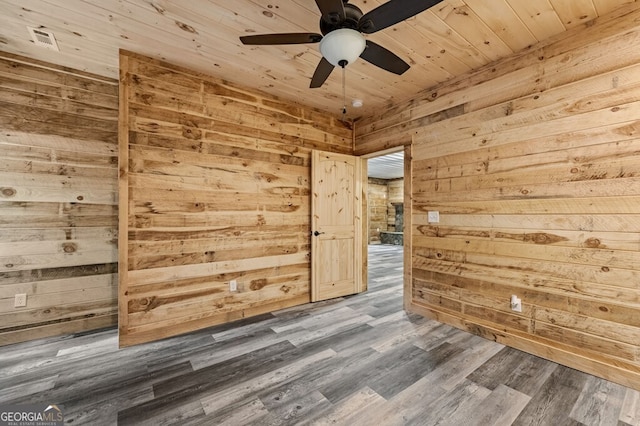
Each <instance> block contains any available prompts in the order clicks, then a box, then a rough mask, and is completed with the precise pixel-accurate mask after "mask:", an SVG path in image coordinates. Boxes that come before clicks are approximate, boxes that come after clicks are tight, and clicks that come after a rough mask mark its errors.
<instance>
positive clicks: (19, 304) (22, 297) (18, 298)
mask: <svg viewBox="0 0 640 426" xmlns="http://www.w3.org/2000/svg"><path fill="white" fill-rule="evenodd" d="M25 306H27V295H26V294H25V293H20V294H16V295H15V297H14V299H13V307H14V308H24V307H25Z"/></svg>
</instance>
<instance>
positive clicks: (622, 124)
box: [356, 4, 640, 389]
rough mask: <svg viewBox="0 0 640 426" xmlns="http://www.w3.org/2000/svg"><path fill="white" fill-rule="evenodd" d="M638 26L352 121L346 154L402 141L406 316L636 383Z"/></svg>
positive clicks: (571, 35)
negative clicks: (517, 307)
mask: <svg viewBox="0 0 640 426" xmlns="http://www.w3.org/2000/svg"><path fill="white" fill-rule="evenodd" d="M639 18H640V6H638V5H637V4H633V5H628V6H625V7H623V8H622V9H619V10H617V11H616V12H613V13H612V14H610V15H607V16H603V17H601V18H599V19H597V20H596V21H594V22H590V23H588V24H582V25H578V26H575V27H574V28H572V29H571V30H570V31H569V32H567V33H566V34H564V35H560V36H557V37H555V38H554V39H552V40H550V41H549V42H544V43H543V44H539V45H533V46H531V47H530V48H528V49H525V50H524V51H523V52H521V53H518V54H516V55H514V56H513V57H511V58H507V59H505V60H501V61H498V62H496V63H494V64H491V65H489V66H487V67H484V68H482V69H479V70H477V71H474V72H471V73H469V74H467V75H465V76H462V77H461V78H459V79H456V80H452V81H450V82H448V83H443V84H441V85H440V86H438V87H435V88H432V89H430V90H428V91H425V92H424V93H421V94H420V95H419V96H417V97H415V98H414V99H412V100H410V101H407V102H405V103H404V104H402V105H399V106H396V107H394V108H392V109H390V110H388V111H385V112H381V113H380V114H378V115H377V116H374V117H369V118H366V119H364V120H363V122H361V123H360V122H359V123H358V125H357V126H356V133H357V136H356V152H357V153H362V154H366V153H370V152H375V151H377V150H381V149H388V148H390V147H392V146H398V145H402V144H406V143H407V140H409V141H412V143H411V153H412V162H411V170H412V171H411V181H410V184H409V186H410V187H411V188H412V189H411V192H410V195H411V202H410V204H411V206H410V209H411V212H412V213H411V233H412V237H411V246H412V250H411V252H410V254H409V256H410V259H411V266H410V267H411V270H410V274H409V276H408V278H407V280H408V283H406V284H405V285H408V286H409V289H410V290H409V293H410V295H409V300H408V301H407V305H408V306H409V309H410V310H412V311H415V312H419V313H422V314H424V315H427V316H429V317H432V318H436V319H438V320H440V321H442V322H445V323H448V324H452V325H454V326H456V327H459V328H462V329H465V330H468V331H471V332H473V333H476V334H479V335H481V336H484V337H486V338H489V339H492V340H496V341H499V342H501V343H504V344H507V345H510V346H513V347H516V348H519V349H522V350H525V351H528V352H531V353H534V354H537V355H540V356H543V357H546V358H550V359H552V360H554V361H557V362H560V363H563V364H566V365H569V366H571V367H574V368H578V369H581V370H583V371H587V372H589V373H592V374H595V375H599V376H601V377H605V378H607V379H609V380H613V381H616V382H619V383H622V384H624V385H627V386H631V387H634V388H636V389H640V340H638V336H640V321H639V320H638V319H639V318H640V284H639V283H640V236H639V235H640V233H639V232H638V231H640V215H639V212H640V211H639V209H638V206H640V204H639V202H640V180H639V179H640V178H639V176H640V154H639V153H640V138H638V134H639V133H638V130H639V129H640V127H639V126H640V121H638V120H639V117H640V67H638V65H637V63H638V60H640V56H639V53H638V52H640V27H638V25H637V22H638V19H639ZM452 111H455V113H454V114H451V112H452ZM433 117H437V119H433ZM431 210H437V211H439V212H440V222H439V223H429V222H428V221H427V212H428V211H431ZM512 294H515V295H518V296H519V297H520V298H521V299H522V302H523V307H522V312H514V311H512V310H511V309H510V305H509V300H510V297H511V295H512Z"/></svg>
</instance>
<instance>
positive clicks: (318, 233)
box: [313, 231, 324, 237]
mask: <svg viewBox="0 0 640 426" xmlns="http://www.w3.org/2000/svg"><path fill="white" fill-rule="evenodd" d="M320 234H324V232H318V231H313V235H315V236H316V237H317V236H318V235H320Z"/></svg>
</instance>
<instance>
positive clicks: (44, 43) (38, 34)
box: [27, 27, 60, 52]
mask: <svg viewBox="0 0 640 426" xmlns="http://www.w3.org/2000/svg"><path fill="white" fill-rule="evenodd" d="M27 29H28V30H29V34H31V39H32V40H33V42H34V43H35V44H36V46H41V47H45V48H47V49H51V50H55V51H56V52H59V51H60V49H58V43H56V38H55V37H54V35H53V33H52V32H51V31H47V30H44V29H42V28H32V27H27Z"/></svg>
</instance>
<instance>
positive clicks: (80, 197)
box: [76, 195, 84, 201]
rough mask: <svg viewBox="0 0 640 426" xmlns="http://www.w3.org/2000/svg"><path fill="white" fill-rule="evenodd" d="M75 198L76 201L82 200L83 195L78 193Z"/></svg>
mask: <svg viewBox="0 0 640 426" xmlns="http://www.w3.org/2000/svg"><path fill="white" fill-rule="evenodd" d="M76 200H78V201H82V200H84V197H83V196H82V195H78V196H77V197H76Z"/></svg>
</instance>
